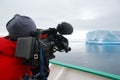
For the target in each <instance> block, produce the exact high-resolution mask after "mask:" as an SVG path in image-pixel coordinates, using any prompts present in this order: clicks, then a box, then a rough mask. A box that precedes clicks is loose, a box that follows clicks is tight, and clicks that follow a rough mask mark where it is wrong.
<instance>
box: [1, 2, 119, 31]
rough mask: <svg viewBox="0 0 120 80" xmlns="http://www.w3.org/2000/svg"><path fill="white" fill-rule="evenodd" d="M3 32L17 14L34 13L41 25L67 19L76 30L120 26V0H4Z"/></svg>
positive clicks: (31, 14) (2, 10) (44, 25)
mask: <svg viewBox="0 0 120 80" xmlns="http://www.w3.org/2000/svg"><path fill="white" fill-rule="evenodd" d="M0 10H1V11H0V33H1V32H5V33H6V32H7V31H6V28H5V25H6V23H7V22H8V21H9V20H10V19H11V18H12V17H13V16H14V15H15V14H21V15H25V16H29V17H31V18H32V19H33V20H34V21H35V23H36V25H37V27H38V28H43V29H44V28H49V27H56V26H57V24H59V23H61V22H63V21H66V22H69V23H71V24H72V25H73V27H74V30H75V31H76V30H77V31H78V32H79V31H81V30H120V0H0Z"/></svg>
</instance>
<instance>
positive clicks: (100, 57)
mask: <svg viewBox="0 0 120 80" xmlns="http://www.w3.org/2000/svg"><path fill="white" fill-rule="evenodd" d="M70 47H71V48H72V50H71V51H70V52H68V53H64V52H62V53H59V52H56V53H55V56H56V58H55V59H53V60H56V61H60V62H63V63H67V64H72V65H76V66H82V67H87V68H90V69H93V70H99V71H103V72H107V73H112V74H116V75H120V45H97V44H86V43H85V42H84V41H81V42H70Z"/></svg>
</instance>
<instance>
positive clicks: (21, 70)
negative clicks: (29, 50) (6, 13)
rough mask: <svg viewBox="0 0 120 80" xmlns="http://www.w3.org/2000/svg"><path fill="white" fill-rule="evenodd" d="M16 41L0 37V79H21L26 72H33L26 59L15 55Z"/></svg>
mask: <svg viewBox="0 0 120 80" xmlns="http://www.w3.org/2000/svg"><path fill="white" fill-rule="evenodd" d="M15 48H16V42H14V41H10V40H8V39H7V38H6V37H3V38H0V80H20V79H21V78H22V76H23V75H24V74H25V73H28V74H29V75H30V74H31V72H30V67H29V66H26V65H24V64H23V62H24V60H23V59H20V58H16V57H15Z"/></svg>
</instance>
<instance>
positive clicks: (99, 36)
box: [86, 30, 120, 44]
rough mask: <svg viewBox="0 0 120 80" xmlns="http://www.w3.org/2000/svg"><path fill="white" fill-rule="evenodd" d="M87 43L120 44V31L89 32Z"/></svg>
mask: <svg viewBox="0 0 120 80" xmlns="http://www.w3.org/2000/svg"><path fill="white" fill-rule="evenodd" d="M86 43H93V44H120V31H107V30H96V31H91V32H88V33H87V34H86Z"/></svg>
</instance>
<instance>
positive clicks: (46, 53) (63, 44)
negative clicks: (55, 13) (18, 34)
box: [15, 22, 73, 80]
mask: <svg viewBox="0 0 120 80" xmlns="http://www.w3.org/2000/svg"><path fill="white" fill-rule="evenodd" d="M72 32H73V27H72V26H71V24H69V23H66V22H62V23H61V24H58V26H57V28H49V29H46V30H42V29H37V31H36V32H33V33H32V36H30V37H22V38H18V40H17V48H16V53H15V55H16V57H20V58H24V59H25V60H26V61H25V64H26V65H30V66H35V67H36V68H34V69H32V72H33V76H34V78H33V76H32V78H33V80H34V79H36V80H37V79H39V78H41V79H42V80H47V79H46V78H47V77H45V76H48V74H49V73H48V72H47V69H48V68H49V60H50V59H52V58H54V57H55V56H54V54H53V53H55V52H56V51H59V52H63V51H65V52H66V53H67V52H69V51H70V50H71V48H70V47H69V42H68V40H67V38H65V37H64V36H62V35H69V34H71V33H72ZM38 74H39V75H38ZM36 75H38V76H37V77H36ZM32 78H31V79H30V78H29V79H23V80H32Z"/></svg>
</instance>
